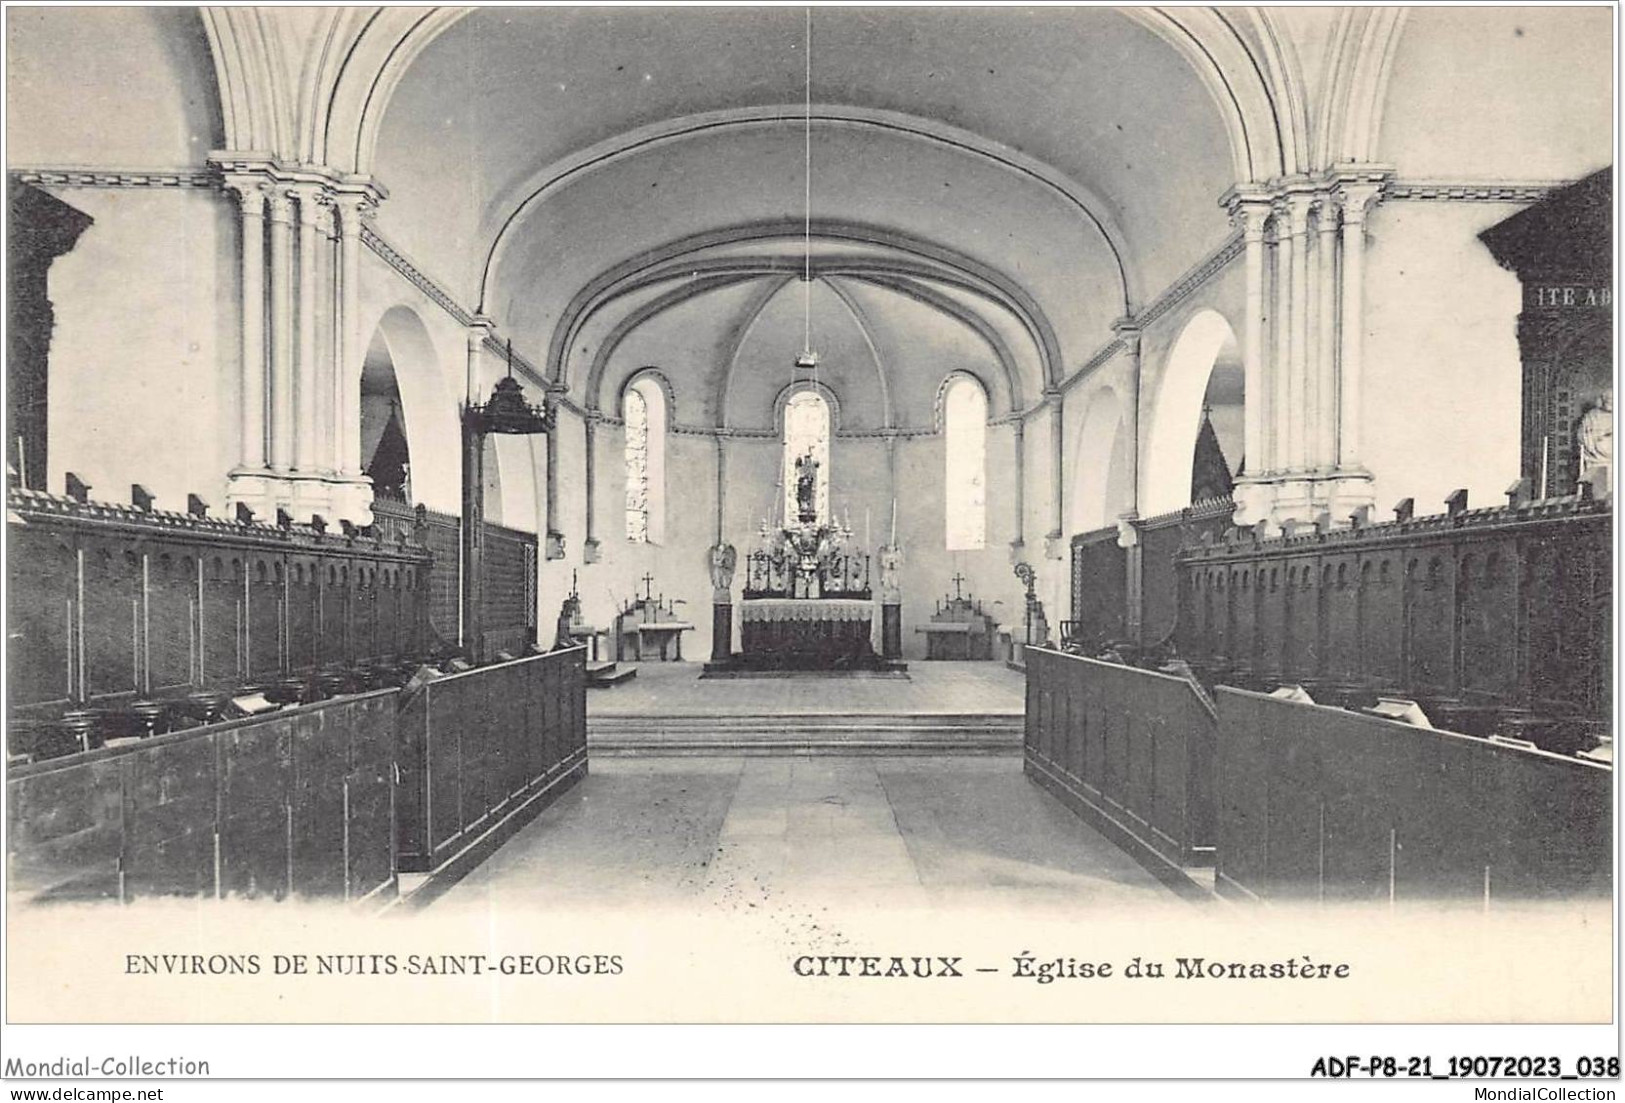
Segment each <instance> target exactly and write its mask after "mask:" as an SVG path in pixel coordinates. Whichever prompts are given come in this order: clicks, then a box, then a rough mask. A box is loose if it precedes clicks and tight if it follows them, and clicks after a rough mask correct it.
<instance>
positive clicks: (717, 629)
mask: <svg viewBox="0 0 1625 1103" xmlns="http://www.w3.org/2000/svg"><path fill="white" fill-rule="evenodd" d="M733 638H734V607H733V603H732V602H726V601H717V602H713V603H712V604H711V661H712V662H714V663H721V662H727V661H728V659H730V658H732V657H733Z"/></svg>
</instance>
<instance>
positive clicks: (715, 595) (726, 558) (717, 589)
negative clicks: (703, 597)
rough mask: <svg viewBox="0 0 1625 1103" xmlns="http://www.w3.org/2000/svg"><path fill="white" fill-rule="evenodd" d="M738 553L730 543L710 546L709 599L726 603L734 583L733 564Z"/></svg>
mask: <svg viewBox="0 0 1625 1103" xmlns="http://www.w3.org/2000/svg"><path fill="white" fill-rule="evenodd" d="M738 561H739V555H738V553H737V552H735V551H734V546H733V545H732V544H713V545H712V546H711V600H712V601H713V602H718V603H721V604H723V605H726V604H727V603H728V602H729V601H730V600H731V598H730V591H731V590H732V588H733V584H734V565H735V564H736V563H737V562H738Z"/></svg>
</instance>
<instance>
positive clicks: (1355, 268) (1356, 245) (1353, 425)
mask: <svg viewBox="0 0 1625 1103" xmlns="http://www.w3.org/2000/svg"><path fill="white" fill-rule="evenodd" d="M1390 175H1392V174H1391V172H1390V170H1388V169H1386V168H1383V167H1381V166H1369V167H1366V166H1362V167H1360V168H1357V169H1348V170H1344V171H1340V172H1339V174H1338V179H1337V185H1336V190H1335V192H1334V195H1335V197H1336V199H1337V204H1338V206H1339V208H1341V210H1342V213H1343V235H1342V236H1343V241H1342V245H1343V249H1342V290H1343V317H1342V332H1341V337H1342V350H1341V353H1342V355H1341V356H1340V358H1339V363H1338V403H1337V486H1336V489H1335V490H1334V492H1333V507H1334V508H1333V511H1332V512H1333V516H1334V517H1338V518H1339V519H1341V518H1342V517H1344V516H1346V515H1347V514H1348V513H1350V512H1352V511H1353V510H1355V509H1358V508H1359V507H1360V506H1362V505H1369V504H1371V502H1372V501H1373V500H1374V494H1373V492H1372V488H1371V473H1370V472H1369V471H1367V470H1366V469H1365V467H1364V465H1362V464H1361V462H1360V421H1361V409H1360V404H1361V402H1362V401H1363V398H1362V395H1361V373H1362V365H1363V360H1364V355H1365V341H1364V338H1365V222H1366V215H1367V214H1368V213H1369V212H1370V209H1371V206H1372V204H1374V203H1375V202H1376V201H1377V200H1378V199H1379V198H1380V197H1381V195H1382V189H1383V187H1384V185H1385V184H1386V182H1387V179H1388V177H1389V176H1390Z"/></svg>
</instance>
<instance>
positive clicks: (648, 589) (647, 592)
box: [642, 574, 655, 604]
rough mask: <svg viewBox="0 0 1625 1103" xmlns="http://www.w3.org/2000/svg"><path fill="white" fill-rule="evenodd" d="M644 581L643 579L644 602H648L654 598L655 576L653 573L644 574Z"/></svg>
mask: <svg viewBox="0 0 1625 1103" xmlns="http://www.w3.org/2000/svg"><path fill="white" fill-rule="evenodd" d="M642 581H643V600H644V603H645V604H647V603H648V602H651V601H653V600H654V588H655V576H654V575H653V574H646V575H644V576H643V579H642Z"/></svg>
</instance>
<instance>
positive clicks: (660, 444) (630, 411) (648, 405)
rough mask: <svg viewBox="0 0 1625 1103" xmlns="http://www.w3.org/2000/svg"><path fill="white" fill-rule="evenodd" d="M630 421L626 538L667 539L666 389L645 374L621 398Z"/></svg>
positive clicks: (642, 540) (624, 417)
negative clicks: (662, 388)
mask: <svg viewBox="0 0 1625 1103" xmlns="http://www.w3.org/2000/svg"><path fill="white" fill-rule="evenodd" d="M621 419H622V420H623V421H624V422H625V423H626V538H627V539H628V540H630V541H632V542H633V543H634V544H659V543H663V542H664V540H665V535H666V392H665V391H663V390H661V389H660V384H658V383H656V382H655V381H654V380H653V379H650V378H649V377H647V376H645V377H644V378H642V379H639V380H637V381H636V382H635V383H633V384H632V385H631V386H630V387H628V388H626V393H625V395H624V396H623V397H622V399H621Z"/></svg>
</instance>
